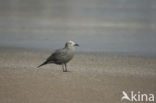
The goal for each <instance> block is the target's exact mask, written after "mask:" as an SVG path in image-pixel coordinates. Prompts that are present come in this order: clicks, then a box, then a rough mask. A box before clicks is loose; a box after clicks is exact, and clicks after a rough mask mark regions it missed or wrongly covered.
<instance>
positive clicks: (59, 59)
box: [38, 41, 79, 72]
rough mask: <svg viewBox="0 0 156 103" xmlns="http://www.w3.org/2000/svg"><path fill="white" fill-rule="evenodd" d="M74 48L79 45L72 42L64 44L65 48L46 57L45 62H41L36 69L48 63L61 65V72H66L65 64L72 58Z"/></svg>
mask: <svg viewBox="0 0 156 103" xmlns="http://www.w3.org/2000/svg"><path fill="white" fill-rule="evenodd" d="M74 46H79V45H78V44H76V43H74V42H73V41H68V42H66V44H65V47H64V48H63V49H58V50H56V51H55V52H54V53H52V54H51V56H50V57H48V58H47V60H46V61H45V62H43V63H42V64H41V65H39V66H38V68H39V67H41V66H43V65H46V64H49V63H54V64H58V65H62V69H63V72H67V63H68V62H69V61H70V60H71V59H72V58H73V56H74V52H75V47H74Z"/></svg>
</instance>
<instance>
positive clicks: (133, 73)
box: [0, 48, 156, 103]
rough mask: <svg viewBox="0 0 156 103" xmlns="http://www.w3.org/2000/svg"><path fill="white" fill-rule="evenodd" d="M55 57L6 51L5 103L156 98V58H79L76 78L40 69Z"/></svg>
mask: <svg viewBox="0 0 156 103" xmlns="http://www.w3.org/2000/svg"><path fill="white" fill-rule="evenodd" d="M50 54H51V52H50V51H35V50H24V49H4V48H3V49H2V48H1V49H0V103H121V97H122V96H123V95H122V91H126V92H127V93H130V92H131V91H134V92H136V93H137V92H138V91H140V92H141V93H146V94H148V93H153V94H155V95H156V58H154V57H134V56H113V55H105V54H104V53H77V54H76V55H75V57H74V59H73V60H72V61H71V62H69V64H68V69H69V71H70V72H62V69H61V66H59V65H55V64H49V65H46V66H43V67H41V68H40V69H37V68H36V67H37V66H38V65H39V64H41V63H42V62H43V61H44V60H45V59H46V58H47V57H48V56H49V55H50ZM122 103H130V102H129V101H127V100H124V101H122ZM139 103H140V102H139Z"/></svg>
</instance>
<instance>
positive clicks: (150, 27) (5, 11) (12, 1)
mask: <svg viewBox="0 0 156 103" xmlns="http://www.w3.org/2000/svg"><path fill="white" fill-rule="evenodd" d="M0 12H1V13H0V46H1V47H12V48H14V47H15V48H16V47H17V48H31V49H44V50H53V49H57V48H62V47H63V46H64V43H65V42H66V41H68V40H73V41H75V42H77V43H79V44H80V48H78V51H81V52H113V53H127V54H132V55H150V56H156V46H155V45H156V22H155V21H156V1H155V0H63V1H62V0H61V1H60V0H5V1H0Z"/></svg>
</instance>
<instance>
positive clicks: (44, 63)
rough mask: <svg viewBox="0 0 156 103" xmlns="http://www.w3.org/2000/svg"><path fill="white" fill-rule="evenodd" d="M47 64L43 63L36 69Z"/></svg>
mask: <svg viewBox="0 0 156 103" xmlns="http://www.w3.org/2000/svg"><path fill="white" fill-rule="evenodd" d="M46 64H47V61H45V62H43V63H42V64H41V65H39V66H38V67H37V68H39V67H41V66H43V65H46Z"/></svg>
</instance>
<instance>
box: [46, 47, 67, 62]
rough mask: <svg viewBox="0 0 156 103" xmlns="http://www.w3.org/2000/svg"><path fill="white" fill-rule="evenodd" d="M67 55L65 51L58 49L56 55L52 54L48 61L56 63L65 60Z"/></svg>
mask: <svg viewBox="0 0 156 103" xmlns="http://www.w3.org/2000/svg"><path fill="white" fill-rule="evenodd" d="M66 54H67V52H66V50H65V49H58V50H56V51H55V52H54V53H52V54H51V56H50V57H49V58H48V59H47V61H56V60H59V59H60V58H64V57H65V55H66Z"/></svg>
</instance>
